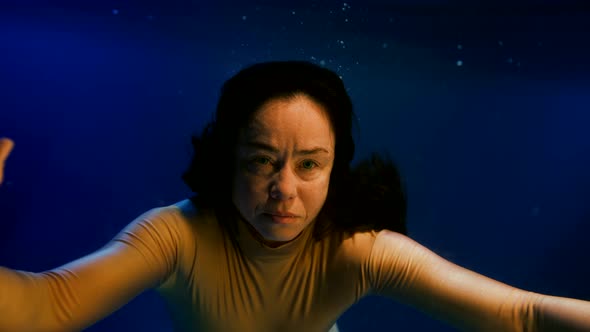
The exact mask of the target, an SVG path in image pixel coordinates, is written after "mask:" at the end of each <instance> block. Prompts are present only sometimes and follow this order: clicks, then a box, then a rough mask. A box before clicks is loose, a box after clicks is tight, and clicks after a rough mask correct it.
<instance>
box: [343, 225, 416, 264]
mask: <svg viewBox="0 0 590 332" xmlns="http://www.w3.org/2000/svg"><path fill="white" fill-rule="evenodd" d="M383 242H397V243H398V245H403V244H404V243H407V242H412V240H411V239H410V238H409V237H407V236H406V235H404V234H401V233H398V232H395V231H391V230H388V229H383V230H379V231H376V230H368V231H357V232H351V233H347V234H343V235H341V236H340V245H339V251H340V252H341V253H342V254H343V255H344V257H346V258H348V259H353V260H358V261H359V262H360V261H364V260H366V259H369V257H370V256H371V255H372V254H373V251H374V250H375V247H376V246H377V247H380V246H382V245H383Z"/></svg>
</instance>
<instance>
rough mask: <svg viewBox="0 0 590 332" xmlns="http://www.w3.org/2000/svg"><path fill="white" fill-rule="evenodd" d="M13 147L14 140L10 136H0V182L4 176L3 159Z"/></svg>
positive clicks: (4, 159) (0, 182)
mask: <svg viewBox="0 0 590 332" xmlns="http://www.w3.org/2000/svg"><path fill="white" fill-rule="evenodd" d="M13 147H14V142H13V141H12V140H11V139H10V138H0V184H2V179H3V178H4V161H6V158H8V155H9V154H10V151H12V148H13Z"/></svg>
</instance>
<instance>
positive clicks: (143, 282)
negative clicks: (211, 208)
mask: <svg viewBox="0 0 590 332" xmlns="http://www.w3.org/2000/svg"><path fill="white" fill-rule="evenodd" d="M165 209H166V208H161V209H155V210H151V211H150V212H147V213H146V214H144V215H143V216H141V217H139V218H138V219H136V220H135V221H134V222H133V223H131V224H130V225H129V226H127V227H126V228H125V229H124V230H123V231H122V232H121V233H120V234H119V235H117V237H115V239H113V240H112V241H111V242H109V243H108V244H107V245H106V246H105V247H103V248H102V249H100V250H98V251H96V252H94V253H92V254H90V255H88V256H86V257H83V258H80V259H78V260H76V261H73V262H71V263H69V264H66V265H64V266H61V267H59V268H57V269H53V270H51V271H46V272H42V273H31V272H24V271H17V270H11V269H6V268H2V267H0V331H2V332H4V331H22V332H25V331H79V330H82V329H83V328H85V327H87V326H89V325H92V324H93V323H95V322H97V321H99V320H100V319H102V318H104V317H106V316H108V315H109V314H111V313H112V312H114V311H115V310H117V309H119V308H120V307H122V306H123V305H124V304H126V303H127V302H129V301H130V300H132V299H133V298H134V297H136V296H137V295H139V294H140V293H141V292H143V291H144V290H146V289H149V288H152V287H156V286H157V285H159V284H160V283H161V282H163V281H164V280H165V279H166V278H167V277H168V276H169V275H170V274H171V273H172V271H173V270H174V267H175V265H176V261H177V248H178V238H179V237H178V234H177V232H176V230H175V227H174V223H173V222H168V221H169V220H166V219H167V218H166V217H165V216H166V215H167V214H166V213H162V212H160V211H164V210H165Z"/></svg>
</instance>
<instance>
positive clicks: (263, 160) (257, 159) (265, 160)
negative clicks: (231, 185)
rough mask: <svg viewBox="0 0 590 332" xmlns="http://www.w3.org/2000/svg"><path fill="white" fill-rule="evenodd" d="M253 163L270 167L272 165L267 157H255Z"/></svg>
mask: <svg viewBox="0 0 590 332" xmlns="http://www.w3.org/2000/svg"><path fill="white" fill-rule="evenodd" d="M253 161H254V162H255V163H257V164H260V165H268V164H270V159H269V158H267V157H255V158H254V159H253Z"/></svg>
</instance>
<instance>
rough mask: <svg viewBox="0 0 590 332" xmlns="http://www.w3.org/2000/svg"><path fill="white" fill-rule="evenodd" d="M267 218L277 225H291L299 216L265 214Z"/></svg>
mask: <svg viewBox="0 0 590 332" xmlns="http://www.w3.org/2000/svg"><path fill="white" fill-rule="evenodd" d="M264 215H265V216H266V217H268V218H269V219H270V220H272V221H273V222H274V223H277V224H291V223H294V222H296V221H297V218H298V217H297V216H296V215H294V214H290V213H289V214H285V213H264Z"/></svg>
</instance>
